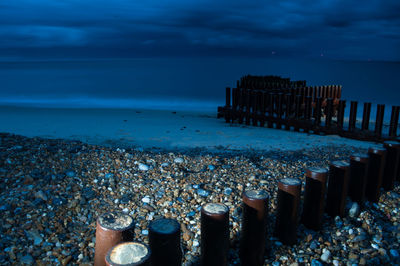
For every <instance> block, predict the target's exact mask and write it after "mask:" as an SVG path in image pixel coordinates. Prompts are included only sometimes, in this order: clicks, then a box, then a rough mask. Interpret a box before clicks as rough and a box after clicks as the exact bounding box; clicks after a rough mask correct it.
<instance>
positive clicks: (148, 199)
mask: <svg viewBox="0 0 400 266" xmlns="http://www.w3.org/2000/svg"><path fill="white" fill-rule="evenodd" d="M142 201H143V202H144V203H150V201H151V200H150V197H149V196H145V197H144V198H143V199H142Z"/></svg>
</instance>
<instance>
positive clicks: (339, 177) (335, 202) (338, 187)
mask: <svg viewBox="0 0 400 266" xmlns="http://www.w3.org/2000/svg"><path fill="white" fill-rule="evenodd" d="M349 172H350V164H349V163H348V162H346V161H333V162H331V163H330V165H329V174H328V192H327V195H326V207H325V211H326V213H327V214H328V215H329V216H331V217H336V216H340V217H344V208H345V205H346V196H347V187H348V180H349Z"/></svg>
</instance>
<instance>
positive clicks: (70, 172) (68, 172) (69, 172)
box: [65, 170, 75, 177]
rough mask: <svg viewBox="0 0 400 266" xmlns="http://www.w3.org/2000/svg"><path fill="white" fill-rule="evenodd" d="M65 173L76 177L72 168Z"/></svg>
mask: <svg viewBox="0 0 400 266" xmlns="http://www.w3.org/2000/svg"><path fill="white" fill-rule="evenodd" d="M65 175H66V176H68V177H75V172H74V171H72V170H69V171H67V172H66V173H65Z"/></svg>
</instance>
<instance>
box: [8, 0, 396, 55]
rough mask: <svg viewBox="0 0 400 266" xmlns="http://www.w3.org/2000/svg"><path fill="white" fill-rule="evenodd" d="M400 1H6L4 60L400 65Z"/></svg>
mask: <svg viewBox="0 0 400 266" xmlns="http://www.w3.org/2000/svg"><path fill="white" fill-rule="evenodd" d="M398 14H400V2H399V1H392V0H387V1H378V0H370V1H364V2H363V3H360V2H359V1H355V0H348V1H338V0H330V1H310V0H297V1H295V0H291V1H288V0H282V1H272V0H271V1H243V0H238V1H227V0H221V1H211V0H201V1H194V2H192V1H177V0H174V1H168V2H161V1H154V0H150V1H128V0H114V1H104V0H101V1H100V0H98V1H85V0H80V1H77V0H69V1H66V0H64V1H49V0H35V1H33V0H21V1H18V3H17V2H16V1H12V0H3V1H2V6H1V7H0V37H1V40H2V41H0V54H1V53H2V51H3V53H6V51H10V49H11V50H14V51H15V53H18V51H17V48H18V47H19V48H20V49H21V51H22V50H24V51H25V52H26V53H28V54H29V52H27V51H28V50H29V49H31V48H32V49H34V48H35V49H40V48H43V49H44V48H54V49H52V51H54V52H55V53H57V49H55V48H58V49H59V51H60V53H61V52H62V51H63V49H64V51H65V50H68V51H71V53H72V54H73V53H74V52H72V50H75V53H76V54H78V55H79V54H81V53H83V51H86V50H88V49H91V50H92V51H93V52H94V51H97V52H99V54H98V55H97V56H98V57H103V56H110V55H111V54H113V55H115V54H117V55H118V54H121V55H125V56H138V55H143V56H152V55H190V56H196V55H205V54H209V55H216V54H219V55H228V56H239V55H240V56H243V55H244V56H246V55H249V56H254V55H259V56H266V55H271V52H272V51H275V53H276V55H277V56H283V55H284V56H293V55H296V56H304V57H313V56H319V55H320V53H321V52H324V54H326V56H332V57H334V58H345V59H346V58H348V59H354V58H356V59H365V58H375V59H385V60H399V59H400V52H399V51H398V50H399V49H398V47H400V36H399V32H400V17H399V16H398Z"/></svg>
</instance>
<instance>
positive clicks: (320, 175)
mask: <svg viewBox="0 0 400 266" xmlns="http://www.w3.org/2000/svg"><path fill="white" fill-rule="evenodd" d="M327 174H328V169H326V168H324V167H310V168H308V169H307V170H306V176H307V177H309V178H312V179H315V180H318V181H321V182H325V181H326V176H327Z"/></svg>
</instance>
